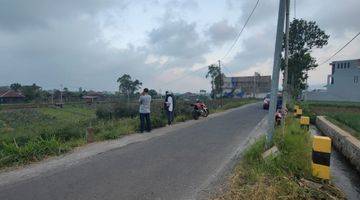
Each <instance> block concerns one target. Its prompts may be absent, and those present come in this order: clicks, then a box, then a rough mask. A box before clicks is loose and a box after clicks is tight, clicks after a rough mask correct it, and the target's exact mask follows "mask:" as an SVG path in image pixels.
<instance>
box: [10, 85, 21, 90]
mask: <svg viewBox="0 0 360 200" xmlns="http://www.w3.org/2000/svg"><path fill="white" fill-rule="evenodd" d="M20 88H21V85H20V83H13V84H11V85H10V89H12V90H14V91H18V90H19V89H20Z"/></svg>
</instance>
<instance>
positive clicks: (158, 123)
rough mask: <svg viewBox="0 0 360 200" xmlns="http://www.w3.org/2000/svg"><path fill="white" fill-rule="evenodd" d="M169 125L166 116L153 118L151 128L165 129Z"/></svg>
mask: <svg viewBox="0 0 360 200" xmlns="http://www.w3.org/2000/svg"><path fill="white" fill-rule="evenodd" d="M166 123H167V120H166V118H165V117H164V116H161V117H159V116H151V126H152V128H159V127H164V126H165V125H166Z"/></svg>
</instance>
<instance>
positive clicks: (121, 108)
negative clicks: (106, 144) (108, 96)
mask: <svg viewBox="0 0 360 200" xmlns="http://www.w3.org/2000/svg"><path fill="white" fill-rule="evenodd" d="M113 111H114V117H115V118H118V119H119V118H125V117H131V118H133V117H135V116H137V115H138V113H139V112H138V109H137V108H136V107H135V106H134V105H130V104H120V103H118V104H115V105H114V106H113Z"/></svg>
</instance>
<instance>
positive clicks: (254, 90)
mask: <svg viewBox="0 0 360 200" xmlns="http://www.w3.org/2000/svg"><path fill="white" fill-rule="evenodd" d="M255 78H256V72H254V88H253V90H254V91H253V98H255V96H256V95H255V92H256V88H255V87H256V86H255V84H256V80H255Z"/></svg>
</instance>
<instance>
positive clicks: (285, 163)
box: [215, 118, 345, 200]
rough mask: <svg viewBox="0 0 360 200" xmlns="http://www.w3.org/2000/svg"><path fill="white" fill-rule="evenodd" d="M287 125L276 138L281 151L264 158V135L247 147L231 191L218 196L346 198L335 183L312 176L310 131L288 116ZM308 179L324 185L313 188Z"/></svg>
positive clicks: (231, 185)
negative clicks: (320, 180)
mask: <svg viewBox="0 0 360 200" xmlns="http://www.w3.org/2000/svg"><path fill="white" fill-rule="evenodd" d="M286 124H288V126H287V128H286V132H285V135H282V131H281V129H280V128H278V129H276V133H275V137H274V144H275V145H276V146H277V147H278V148H279V150H280V154H279V155H278V156H277V157H270V158H267V159H266V160H264V159H263V158H262V153H263V152H264V144H265V137H263V138H261V139H260V140H258V141H257V142H256V143H255V144H253V145H252V146H251V147H250V148H249V149H247V150H246V152H245V154H244V155H243V159H242V161H241V162H240V163H239V164H238V166H237V167H236V169H235V171H234V174H233V176H232V177H231V179H230V185H229V188H228V190H227V191H226V192H225V193H223V194H221V195H219V196H217V197H216V198H215V199H226V200H227V199H229V200H230V199H231V200H233V199H254V200H255V199H256V200H258V199H345V198H344V195H343V194H342V192H341V191H339V190H338V189H337V188H335V187H334V186H333V185H331V184H326V183H325V184H322V183H321V182H319V181H318V180H316V179H314V178H313V177H312V175H311V144H312V138H311V137H310V134H309V133H308V132H307V131H305V130H303V129H301V128H300V125H299V123H298V120H296V119H293V118H288V119H287V122H286ZM304 179H306V180H307V181H304ZM308 182H317V183H320V184H322V187H321V188H313V187H311V186H310V185H308V184H307V183H308Z"/></svg>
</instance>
